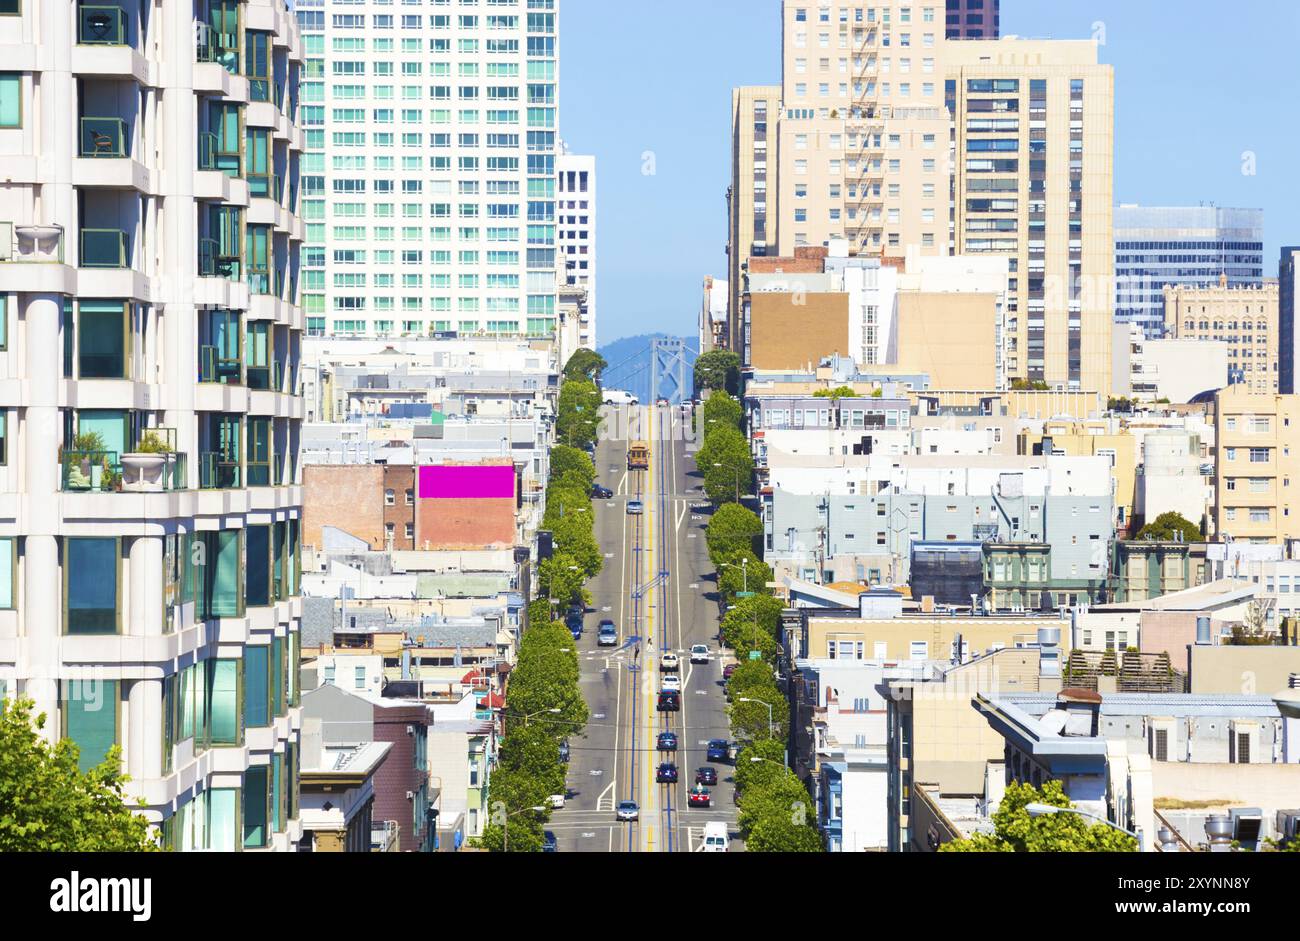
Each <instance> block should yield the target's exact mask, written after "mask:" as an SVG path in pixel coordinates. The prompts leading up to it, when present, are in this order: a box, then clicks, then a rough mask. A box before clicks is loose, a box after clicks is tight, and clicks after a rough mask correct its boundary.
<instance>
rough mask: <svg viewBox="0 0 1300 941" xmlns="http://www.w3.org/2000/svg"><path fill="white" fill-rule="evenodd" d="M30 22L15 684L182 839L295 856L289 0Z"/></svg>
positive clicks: (12, 542) (10, 349) (4, 533)
mask: <svg viewBox="0 0 1300 941" xmlns="http://www.w3.org/2000/svg"><path fill="white" fill-rule="evenodd" d="M16 12H17V15H9V16H0V63H4V65H3V66H0V68H3V69H5V70H6V71H0V164H2V165H3V167H4V176H5V178H6V182H5V185H4V186H3V187H0V220H3V221H0V249H3V250H2V251H0V324H2V325H3V326H2V327H0V439H2V440H3V447H2V448H0V609H3V610H0V687H2V688H3V689H4V690H5V692H6V693H7V694H8V695H11V696H12V695H24V696H27V697H30V698H32V699H34V700H35V703H36V710H37V712H44V713H47V714H48V715H49V717H50V722H49V723H48V724H47V725H46V734H47V735H49V736H51V737H57V736H65V737H67V738H70V739H72V740H73V741H75V742H76V743H77V744H78V745H79V746H80V751H81V765H82V767H83V768H86V767H89V766H92V765H94V764H97V763H98V762H99V761H101V760H102V759H103V758H104V756H105V754H106V753H107V752H108V750H109V749H110V748H111V747H112V746H120V748H121V756H122V767H123V770H124V771H125V772H126V773H127V774H129V775H130V778H131V783H130V784H129V785H128V786H127V789H126V793H127V795H128V796H129V797H130V798H132V799H134V798H137V797H140V798H143V800H144V805H145V806H144V809H143V811H142V812H143V813H144V815H145V816H146V817H147V818H148V819H149V820H150V821H151V822H154V823H156V824H159V825H160V826H161V828H162V831H163V834H164V837H165V841H166V843H167V845H169V846H171V847H174V848H176V849H181V850H188V849H195V850H199V849H211V850H227V851H229V850H237V849H248V850H253V849H257V850H261V849H275V850H290V849H292V848H293V847H294V845H295V844H296V842H297V840H298V836H299V833H300V832H301V828H300V824H299V822H298V819H297V818H298V816H299V815H298V808H297V804H298V800H297V781H298V768H299V759H300V753H299V732H298V727H299V710H298V708H297V700H298V689H297V670H296V663H297V651H298V649H299V641H298V626H299V618H300V614H301V599H300V597H299V589H298V557H299V552H298V543H299V526H300V524H299V521H300V513H301V504H302V494H301V488H300V487H299V485H298V481H299V479H300V477H299V473H300V472H299V467H298V459H297V455H298V445H299V424H300V422H301V419H302V399H301V397H300V396H299V395H298V394H297V393H298V388H299V379H300V377H299V355H300V348H301V343H300V335H301V331H302V326H303V325H302V319H301V310H300V308H299V306H298V304H297V297H296V292H297V287H298V253H299V252H298V249H299V243H300V242H301V240H302V238H303V226H302V222H301V221H300V218H299V216H298V214H297V200H298V196H299V182H300V178H299V170H300V168H299V160H300V154H301V151H302V148H303V136H302V132H301V131H300V130H299V128H298V126H297V124H296V111H297V106H298V77H299V72H300V69H301V65H302V61H303V55H302V43H301V39H300V38H299V35H298V31H297V28H296V26H295V24H294V21H293V18H292V15H291V14H290V12H289V11H288V9H287V7H286V5H285V4H284V3H283V2H273V0H248V2H240V3H233V2H219V0H210V2H208V0H200V2H198V3H195V4H191V3H190V2H185V3H181V2H179V0H162V2H155V3H151V4H145V3H139V2H136V0H122V2H118V3H110V4H104V5H96V6H89V5H88V6H78V5H73V4H52V3H47V4H36V3H23V4H21V5H20V6H19V7H18V9H17V11H16ZM196 38H197V44H196ZM142 452H152V453H142Z"/></svg>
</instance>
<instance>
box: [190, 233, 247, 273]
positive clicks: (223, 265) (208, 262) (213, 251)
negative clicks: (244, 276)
mask: <svg viewBox="0 0 1300 941" xmlns="http://www.w3.org/2000/svg"><path fill="white" fill-rule="evenodd" d="M199 277H200V278H231V279H232V280H236V281H237V280H239V258H238V257H235V256H229V255H226V256H223V255H222V254H221V244H220V243H219V242H218V241H217V240H216V239H199Z"/></svg>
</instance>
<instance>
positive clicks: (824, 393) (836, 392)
mask: <svg viewBox="0 0 1300 941" xmlns="http://www.w3.org/2000/svg"><path fill="white" fill-rule="evenodd" d="M813 396H814V398H818V399H834V400H839V399H855V398H857V397H858V393H857V390H856V389H854V388H853V387H852V386H840V387H839V388H838V389H822V390H820V391H819V392H815V393H813Z"/></svg>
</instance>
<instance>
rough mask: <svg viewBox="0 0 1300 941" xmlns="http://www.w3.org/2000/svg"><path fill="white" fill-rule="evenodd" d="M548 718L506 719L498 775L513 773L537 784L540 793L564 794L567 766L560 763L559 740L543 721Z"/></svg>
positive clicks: (517, 717) (499, 754) (512, 715)
mask: <svg viewBox="0 0 1300 941" xmlns="http://www.w3.org/2000/svg"><path fill="white" fill-rule="evenodd" d="M547 718H549V716H538V717H536V718H534V719H524V718H523V717H520V716H516V715H514V714H513V713H511V714H510V716H509V717H508V718H507V720H506V736H505V738H504V739H503V740H502V742H501V750H500V752H499V753H498V756H497V768H496V773H500V771H501V770H502V769H505V770H507V771H514V772H517V773H518V774H521V775H524V776H526V777H531V778H533V779H534V780H536V781H537V783H538V786H539V788H540V789H541V790H544V791H546V792H547V795H548V796H549V795H551V794H563V793H564V788H565V783H564V765H563V764H562V763H561V762H560V750H559V747H558V742H559V739H558V737H557V736H556V735H555V733H554V731H553V729H552V728H551V726H550V725H549V724H548V723H547V722H545V721H543V720H545V719H547Z"/></svg>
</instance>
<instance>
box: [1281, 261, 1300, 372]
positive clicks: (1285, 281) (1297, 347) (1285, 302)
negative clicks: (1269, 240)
mask: <svg viewBox="0 0 1300 941" xmlns="http://www.w3.org/2000/svg"><path fill="white" fill-rule="evenodd" d="M1297 274H1300V247H1297V246H1294V245H1289V246H1287V247H1286V248H1283V249H1282V261H1281V262H1280V263H1279V264H1278V279H1277V280H1278V316H1277V326H1278V330H1277V337H1278V391H1279V392H1281V393H1282V394H1283V395H1295V394H1296V383H1297V380H1296V368H1297V363H1298V361H1300V334H1297V333H1296V326H1297V324H1296V321H1297V318H1298V317H1300V293H1297V291H1296V289H1297V288H1298V287H1300V282H1297V280H1296V276H1297Z"/></svg>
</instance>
